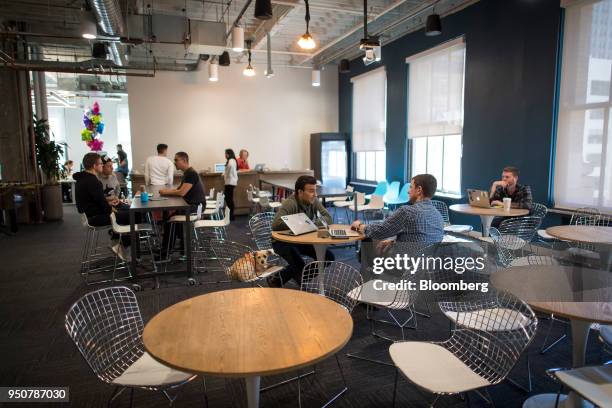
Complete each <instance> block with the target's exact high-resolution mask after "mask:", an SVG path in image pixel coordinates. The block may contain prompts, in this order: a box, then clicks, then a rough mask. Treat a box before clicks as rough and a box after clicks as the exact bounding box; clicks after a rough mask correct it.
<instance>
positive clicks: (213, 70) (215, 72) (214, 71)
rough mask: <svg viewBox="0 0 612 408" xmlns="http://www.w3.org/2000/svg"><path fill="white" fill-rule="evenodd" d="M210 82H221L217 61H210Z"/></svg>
mask: <svg viewBox="0 0 612 408" xmlns="http://www.w3.org/2000/svg"><path fill="white" fill-rule="evenodd" d="M208 80H209V81H210V82H217V81H218V80H219V64H218V63H217V61H210V62H209V63H208Z"/></svg>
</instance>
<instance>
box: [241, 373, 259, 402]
mask: <svg viewBox="0 0 612 408" xmlns="http://www.w3.org/2000/svg"><path fill="white" fill-rule="evenodd" d="M244 381H245V382H246V391H247V403H248V407H249V408H258V407H259V385H260V383H261V377H259V376H253V377H245V379H244Z"/></svg>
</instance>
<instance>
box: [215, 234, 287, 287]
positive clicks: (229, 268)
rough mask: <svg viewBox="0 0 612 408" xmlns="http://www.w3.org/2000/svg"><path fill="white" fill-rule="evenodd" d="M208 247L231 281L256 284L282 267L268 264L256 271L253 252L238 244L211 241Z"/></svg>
mask: <svg viewBox="0 0 612 408" xmlns="http://www.w3.org/2000/svg"><path fill="white" fill-rule="evenodd" d="M210 246H211V248H212V251H213V253H214V254H215V257H216V258H217V260H218V261H219V263H220V264H221V266H222V267H223V270H224V272H225V274H226V276H227V277H228V278H229V279H231V280H233V281H238V282H249V283H252V284H255V283H257V284H258V282H260V281H261V280H263V279H265V278H267V277H269V276H272V275H274V274H276V273H278V272H280V270H281V269H283V267H282V266H279V265H274V264H268V265H267V267H266V268H265V269H263V270H258V269H259V268H258V267H257V266H256V262H257V260H256V259H255V255H254V254H253V250H252V249H251V248H250V247H249V246H247V245H243V244H240V243H238V242H233V241H229V240H212V241H211V242H210ZM268 255H270V254H268Z"/></svg>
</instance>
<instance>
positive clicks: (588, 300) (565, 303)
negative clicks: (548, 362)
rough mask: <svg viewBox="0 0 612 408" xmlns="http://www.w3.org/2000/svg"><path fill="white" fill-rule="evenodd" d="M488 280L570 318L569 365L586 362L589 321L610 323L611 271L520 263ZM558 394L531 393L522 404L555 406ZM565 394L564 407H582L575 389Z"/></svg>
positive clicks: (525, 406) (542, 308) (533, 407)
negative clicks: (570, 345) (570, 344)
mask: <svg viewBox="0 0 612 408" xmlns="http://www.w3.org/2000/svg"><path fill="white" fill-rule="evenodd" d="M491 284H492V285H493V286H494V287H495V288H497V289H499V290H504V291H507V292H510V293H512V294H514V295H515V296H517V297H519V298H520V299H522V300H523V301H525V302H527V303H528V304H529V305H530V306H531V307H533V308H534V309H537V310H539V311H542V312H544V313H550V314H554V315H556V316H561V317H565V318H567V319H569V320H570V324H571V330H572V367H574V368H576V367H582V366H584V364H585V353H586V344H587V339H588V336H589V331H590V328H591V323H601V324H610V323H612V274H610V273H608V272H606V271H599V270H595V269H586V268H578V267H570V266H544V265H540V266H538V265H533V266H519V267H514V268H508V269H503V270H499V271H496V272H494V273H493V274H492V275H491ZM556 397H557V394H540V395H534V396H533V397H531V398H529V399H528V400H527V401H525V403H524V404H523V408H536V407H537V408H546V407H554V406H555V399H556ZM562 398H564V401H563V404H560V405H559V406H563V407H566V408H568V407H572V408H574V407H576V408H577V407H582V406H583V405H582V403H583V400H582V398H580V397H579V396H578V394H576V393H574V392H570V394H569V395H568V396H567V397H565V396H564V397H562Z"/></svg>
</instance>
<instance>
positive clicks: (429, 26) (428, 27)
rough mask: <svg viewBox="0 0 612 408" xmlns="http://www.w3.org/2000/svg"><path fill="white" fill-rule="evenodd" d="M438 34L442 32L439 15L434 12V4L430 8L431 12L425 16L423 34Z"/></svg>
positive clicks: (431, 35) (430, 35) (429, 35)
mask: <svg viewBox="0 0 612 408" xmlns="http://www.w3.org/2000/svg"><path fill="white" fill-rule="evenodd" d="M440 34H442V21H441V20H440V16H439V15H438V14H436V6H434V7H433V9H432V10H431V14H430V15H428V16H427V22H426V23H425V35H426V36H428V37H433V36H435V35H440Z"/></svg>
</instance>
